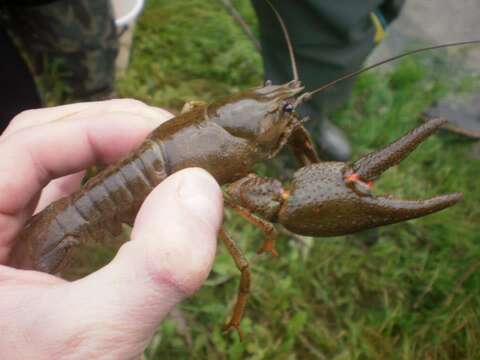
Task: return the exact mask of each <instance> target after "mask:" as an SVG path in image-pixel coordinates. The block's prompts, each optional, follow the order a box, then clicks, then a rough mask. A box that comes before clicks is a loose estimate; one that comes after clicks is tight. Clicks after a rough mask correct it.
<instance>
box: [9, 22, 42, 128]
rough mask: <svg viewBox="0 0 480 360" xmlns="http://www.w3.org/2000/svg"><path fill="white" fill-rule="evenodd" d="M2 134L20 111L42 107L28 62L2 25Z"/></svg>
mask: <svg viewBox="0 0 480 360" xmlns="http://www.w3.org/2000/svg"><path fill="white" fill-rule="evenodd" d="M0 54H2V65H1V66H0V84H2V86H1V87H0V89H1V91H0V134H1V133H2V132H3V130H4V129H5V128H6V127H7V125H8V123H9V122H10V120H11V119H12V118H13V117H14V116H15V115H17V114H18V113H19V112H21V111H23V110H27V109H35V108H38V107H41V104H42V103H41V101H40V97H39V96H38V93H37V88H36V86H35V83H34V81H33V77H32V74H31V73H30V70H29V69H28V66H27V64H25V62H24V60H23V59H22V57H21V56H20V54H19V52H18V50H17V48H16V47H15V45H14V44H13V42H12V40H11V39H10V37H9V36H8V34H7V32H6V30H5V29H4V28H3V27H2V26H0Z"/></svg>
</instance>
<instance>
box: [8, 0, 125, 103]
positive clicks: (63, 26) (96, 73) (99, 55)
mask: <svg viewBox="0 0 480 360" xmlns="http://www.w3.org/2000/svg"><path fill="white" fill-rule="evenodd" d="M7 4H8V5H6V6H5V7H4V8H3V12H4V13H5V14H6V18H7V22H6V24H8V28H9V29H8V30H9V32H10V33H13V34H14V35H15V37H17V38H18V40H20V44H21V46H22V47H23V50H24V52H25V55H26V57H27V58H28V60H29V63H30V67H31V68H32V69H33V72H34V74H35V75H36V76H38V77H39V79H40V82H39V83H40V85H43V86H44V87H46V89H44V90H45V91H46V92H47V93H48V92H49V91H52V89H51V88H49V87H57V89H56V90H55V92H56V96H55V100H56V101H57V102H66V101H86V100H98V99H102V98H105V97H110V96H111V94H112V93H113V92H114V81H115V58H116V55H117V51H118V43H117V34H116V28H115V24H114V22H113V15H112V8H111V5H110V0H57V1H25V0H23V1H18V0H17V1H10V2H7ZM45 79H47V80H45ZM42 93H43V91H42Z"/></svg>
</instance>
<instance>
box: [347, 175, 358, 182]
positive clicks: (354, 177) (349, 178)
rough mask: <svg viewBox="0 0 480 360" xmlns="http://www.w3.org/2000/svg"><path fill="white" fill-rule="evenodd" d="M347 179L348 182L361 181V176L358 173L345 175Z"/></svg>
mask: <svg viewBox="0 0 480 360" xmlns="http://www.w3.org/2000/svg"><path fill="white" fill-rule="evenodd" d="M345 180H346V181H348V182H355V181H360V176H359V175H358V174H357V173H353V174H351V175H348V176H345Z"/></svg>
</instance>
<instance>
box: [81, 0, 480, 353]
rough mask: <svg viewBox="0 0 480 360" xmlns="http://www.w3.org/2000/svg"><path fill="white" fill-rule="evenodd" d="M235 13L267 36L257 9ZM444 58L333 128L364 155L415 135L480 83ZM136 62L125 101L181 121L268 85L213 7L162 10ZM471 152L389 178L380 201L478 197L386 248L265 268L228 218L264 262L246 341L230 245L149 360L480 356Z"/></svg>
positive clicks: (426, 62) (295, 253)
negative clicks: (232, 320)
mask: <svg viewBox="0 0 480 360" xmlns="http://www.w3.org/2000/svg"><path fill="white" fill-rule="evenodd" d="M235 5H236V7H237V8H238V9H239V10H240V11H241V12H242V13H243V14H244V16H245V17H246V18H247V20H248V21H249V22H250V23H251V24H253V27H254V29H256V25H255V18H254V13H253V10H252V9H251V7H250V5H249V2H248V1H247V0H241V1H240V0H239V1H235ZM437 54H438V53H437ZM441 54H442V55H444V53H441ZM443 58H444V56H438V55H433V54H427V55H423V56H417V57H415V58H408V59H406V60H405V61H403V62H401V63H399V64H398V65H396V66H395V67H394V69H393V70H392V71H391V72H389V73H384V72H380V71H373V72H370V73H368V74H365V75H363V76H361V77H360V78H359V80H358V82H357V85H356V87H355V91H354V96H353V98H352V100H351V102H350V103H349V104H347V105H346V106H345V107H344V108H343V109H341V110H340V111H338V112H337V113H336V114H334V115H333V116H332V118H333V120H334V121H335V123H337V124H339V125H340V126H341V127H342V128H344V129H345V130H346V131H347V132H348V134H349V135H350V138H351V140H352V144H353V149H354V154H355V157H358V156H360V155H361V154H366V153H367V152H369V151H371V150H374V149H377V148H379V147H382V146H384V145H385V144H387V143H388V142H389V141H392V140H393V139H395V138H396V137H398V136H399V135H401V134H403V133H404V132H405V131H407V130H408V129H410V128H412V127H413V126H415V125H416V124H417V122H418V118H419V114H420V113H421V112H422V110H424V109H425V108H427V107H428V106H429V105H430V104H431V103H432V102H433V101H435V100H437V99H439V98H441V97H442V96H444V95H447V94H451V93H460V94H462V93H464V94H467V93H468V91H471V90H473V89H474V88H475V81H478V79H479V77H478V76H475V77H473V78H472V76H471V75H469V76H468V77H467V75H468V74H462V73H461V72H459V71H452V70H451V69H452V67H451V66H449V65H448V63H445V62H444V61H443V60H441V59H443ZM132 59H133V61H132V64H131V67H130V69H129V70H128V72H127V74H126V76H125V77H124V78H123V79H122V80H121V81H120V83H119V93H120V94H121V96H124V97H134V98H137V99H140V100H143V101H145V102H147V103H149V104H152V105H157V106H161V107H164V108H168V109H173V110H178V109H180V108H181V106H182V104H183V103H184V102H185V101H188V100H192V99H197V100H198V99H200V100H205V101H210V100H212V99H218V98H220V97H222V96H224V95H226V94H229V93H233V92H236V91H238V90H240V89H244V88H248V87H251V86H254V85H258V84H259V83H261V81H262V67H261V58H260V57H259V55H258V54H256V53H255V50H254V48H253V46H252V45H251V44H250V43H249V42H248V40H247V39H246V38H245V37H244V36H243V34H242V33H241V30H240V29H239V28H238V26H237V25H236V24H235V23H233V21H232V19H231V18H230V17H229V16H228V15H227V14H226V12H225V11H224V10H223V9H222V8H221V6H220V5H219V2H217V1H213V0H210V1H203V0H189V1H175V2H174V1H166V0H151V1H149V2H148V3H147V8H146V10H145V12H144V13H143V15H142V16H141V18H140V22H139V24H138V27H137V30H136V36H135V46H134V49H133V55H132ZM300 72H301V69H300ZM471 150H472V144H471V143H468V142H463V141H461V140H460V139H459V138H458V137H456V136H453V135H448V134H439V135H438V136H434V137H433V138H431V139H430V140H428V141H427V142H426V143H425V144H423V145H422V146H421V147H420V148H419V149H418V150H417V151H416V152H415V153H414V154H412V155H411V156H410V157H409V159H408V160H406V161H404V162H403V163H402V164H400V166H398V167H396V168H394V169H391V170H390V171H389V172H387V173H386V174H385V175H384V176H383V177H382V180H381V181H380V182H379V183H378V185H377V187H376V189H377V190H376V191H377V192H379V193H384V192H391V193H394V194H395V195H397V196H400V197H405V198H408V197H411V198H424V197H428V196H432V195H435V194H441V193H447V192H453V191H462V192H463V193H464V195H465V197H464V200H463V201H462V202H461V203H460V204H459V205H457V206H455V207H454V208H452V209H449V210H447V211H444V212H441V213H439V214H435V215H432V216H429V217H426V218H422V219H419V220H414V221H409V222H406V223H402V224H398V225H393V226H388V227H384V228H381V229H379V230H378V232H377V237H378V239H377V240H376V241H373V242H372V241H371V233H370V234H369V233H364V234H359V235H356V236H348V237H336V238H324V239H321V238H318V239H314V240H311V239H307V240H306V242H305V243H299V242H297V241H294V240H293V239H289V238H286V237H282V239H281V241H280V243H279V246H278V250H279V252H280V254H281V256H280V257H279V258H275V259H272V258H270V257H268V256H261V257H255V256H254V252H255V250H256V248H257V246H258V245H259V244H260V242H261V238H262V237H261V233H260V232H259V231H257V230H256V229H254V228H253V227H251V226H249V225H247V224H246V223H245V222H244V221H242V220H241V219H239V218H237V217H236V216H234V215H233V214H230V213H227V216H226V224H227V227H228V230H229V231H230V232H231V233H232V234H233V236H234V237H235V238H236V239H237V240H238V241H239V243H240V244H241V247H242V248H243V249H244V250H245V252H246V254H247V257H248V258H249V259H253V260H252V271H253V286H252V295H251V298H250V302H249V304H248V308H247V311H246V317H245V319H244V321H243V322H242V330H243V331H244V333H245V341H243V342H240V341H239V339H238V337H237V335H236V334H227V335H224V334H223V333H222V326H223V324H224V322H225V320H226V318H227V316H228V314H229V311H230V310H231V308H232V305H233V299H234V297H235V293H236V287H237V285H238V280H239V276H238V272H237V270H236V269H235V267H234V265H233V262H232V260H231V259H230V257H229V256H228V255H227V254H226V252H225V249H224V248H223V247H222V246H220V248H219V253H218V256H217V259H216V263H215V267H214V269H213V272H212V273H211V276H210V278H209V280H208V281H207V283H206V284H205V286H203V287H202V288H201V290H200V291H199V292H198V293H196V294H195V295H194V296H193V297H192V298H191V299H189V300H187V301H185V302H184V303H183V304H182V305H181V307H180V311H181V314H182V316H183V317H184V318H185V319H186V321H187V324H188V328H187V329H186V330H185V329H183V330H182V329H181V328H179V326H178V321H177V320H175V319H174V318H169V319H167V320H166V321H165V322H164V323H163V324H162V325H161V326H160V328H159V329H158V331H157V333H156V335H155V337H154V339H153V340H152V342H151V344H150V346H149V347H148V349H147V350H146V351H145V358H146V359H169V358H175V359H187V358H189V359H190V358H201V359H203V358H209V359H243V358H248V359H310V358H311V359H317V358H318V359H336V360H343V359H405V360H406V359H478V358H480V326H479V325H480V234H479V230H480V227H479V217H480V205H479V203H480V182H479V181H478V178H479V175H480V162H479V160H475V159H473V158H472V157H471V155H470V154H471ZM265 167H266V166H265V165H263V166H260V169H261V171H267V172H270V171H271V170H268V169H267V170H265ZM96 254H97V255H98V258H99V261H100V262H101V261H102V259H104V258H105V257H106V255H105V254H104V250H102V249H99V250H97V252H96ZM83 270H84V271H88V270H90V271H91V268H89V269H83ZM186 333H188V334H186ZM189 337H191V339H192V341H191V343H190V342H189V341H188V338H189Z"/></svg>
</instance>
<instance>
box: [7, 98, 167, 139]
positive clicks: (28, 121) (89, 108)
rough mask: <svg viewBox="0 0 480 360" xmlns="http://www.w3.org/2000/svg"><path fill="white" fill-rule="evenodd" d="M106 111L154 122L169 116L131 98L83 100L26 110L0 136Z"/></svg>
mask: <svg viewBox="0 0 480 360" xmlns="http://www.w3.org/2000/svg"><path fill="white" fill-rule="evenodd" d="M108 112H124V113H129V114H137V115H142V116H144V117H145V118H147V119H152V120H153V121H154V122H155V121H156V119H157V118H158V117H161V118H163V117H164V118H167V119H168V118H170V117H171V114H170V113H169V112H168V111H166V110H163V109H160V108H155V107H151V106H148V105H146V104H144V103H142V102H141V101H138V100H133V99H113V100H107V101H92V102H83V103H76V104H69V105H62V106H55V107H50V108H44V109H36V110H26V111H22V112H21V113H20V114H18V115H17V116H15V117H14V118H13V119H12V121H11V122H10V124H9V125H8V127H7V128H6V129H5V131H4V132H3V133H2V138H4V137H5V136H7V135H10V134H12V133H14V132H16V131H18V130H21V129H24V128H27V127H31V126H38V125H42V124H45V123H48V122H52V121H58V120H65V119H73V118H78V117H85V116H88V115H91V116H94V115H97V114H102V113H108Z"/></svg>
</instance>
